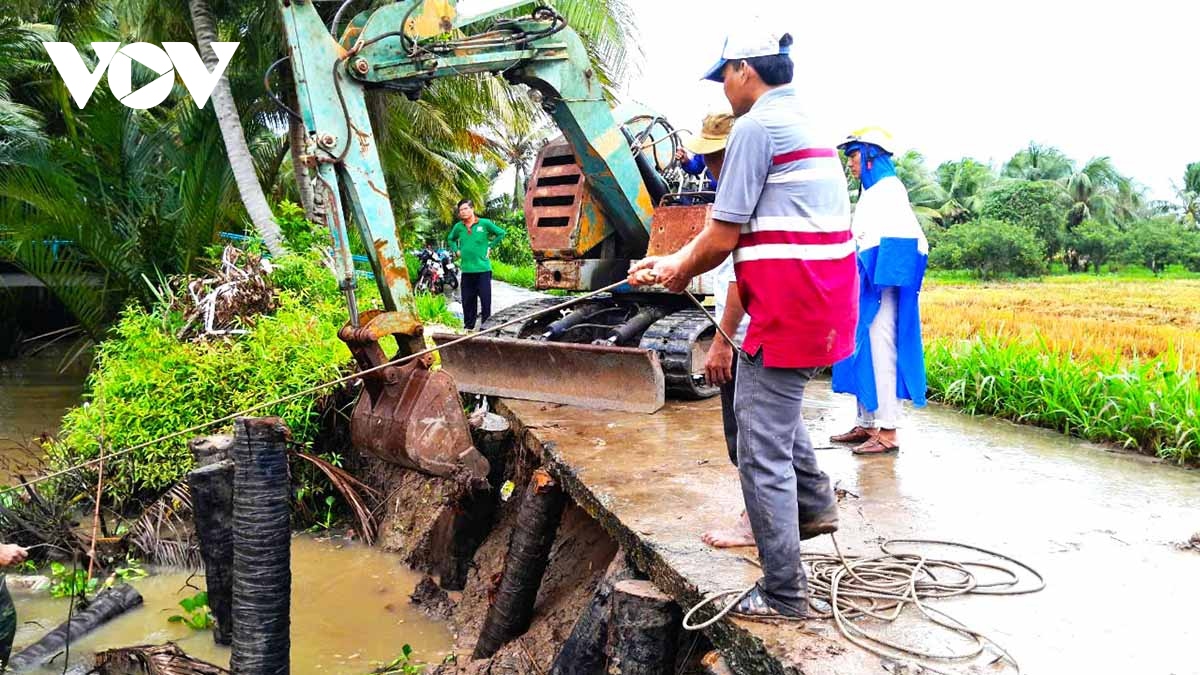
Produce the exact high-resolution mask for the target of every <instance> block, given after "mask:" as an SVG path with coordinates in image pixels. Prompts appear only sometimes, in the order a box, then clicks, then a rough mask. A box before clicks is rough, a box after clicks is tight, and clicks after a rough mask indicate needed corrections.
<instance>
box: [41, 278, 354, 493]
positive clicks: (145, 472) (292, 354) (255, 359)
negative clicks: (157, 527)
mask: <svg viewBox="0 0 1200 675" xmlns="http://www.w3.org/2000/svg"><path fill="white" fill-rule="evenodd" d="M276 274H278V275H279V276H278V277H277V279H278V282H279V287H280V290H279V301H280V305H279V310H278V311H277V312H276V313H275V315H274V316H262V317H259V318H258V319H257V321H256V322H255V324H254V326H253V327H252V328H251V329H250V333H249V334H247V335H242V336H237V337H234V338H230V339H226V340H213V341H209V342H180V341H179V340H177V339H176V338H175V334H176V332H177V331H178V330H179V328H180V327H181V325H182V317H181V315H180V313H179V312H178V311H174V312H172V311H168V310H167V309H166V308H165V307H163V306H159V307H158V308H157V309H155V310H153V311H147V310H144V309H141V308H139V307H129V308H127V309H126V310H125V311H124V312H123V313H122V315H121V317H120V320H119V321H118V322H117V324H116V326H115V327H114V329H113V331H112V333H111V336H110V338H109V339H107V340H105V341H104V342H102V343H100V344H99V345H98V347H97V349H96V359H95V364H94V367H93V369H92V372H91V374H90V375H89V377H88V382H87V394H86V395H85V398H86V401H87V402H86V403H85V404H84V405H81V406H78V407H76V408H73V409H72V410H70V411H69V412H67V414H66V416H65V417H64V418H63V424H62V431H61V433H60V435H59V440H57V441H54V442H52V443H50V444H49V446H48V448H47V451H48V453H49V455H50V458H51V462H52V463H53V464H54V465H56V466H69V465H74V464H77V463H79V462H80V461H86V460H90V459H94V458H96V457H97V456H98V454H99V448H100V445H99V439H101V438H103V439H105V445H106V451H107V452H113V451H118V450H121V449H123V448H128V447H131V446H135V445H139V444H142V443H145V442H148V441H151V440H153V439H156V438H159V437H162V436H165V435H167V434H171V433H174V432H177V431H180V430H182V429H185V428H188V427H191V426H195V425H199V424H202V423H205V422H208V421H210V420H213V419H216V418H220V417H224V416H226V415H228V414H230V413H233V412H235V411H238V410H243V409H246V408H249V407H251V406H254V405H256V404H259V403H262V402H264V401H268V400H272V399H275V398H278V397H282V396H287V395H289V394H293V393H296V392H299V391H302V390H304V389H307V388H309V387H312V386H313V385H316V384H319V383H322V382H327V381H329V380H333V379H336V378H337V377H339V376H340V375H341V374H342V372H343V367H345V366H347V365H348V364H349V359H350V352H349V350H348V349H347V348H346V346H345V344H343V343H342V342H341V340H339V339H338V338H337V331H338V329H339V328H341V326H342V325H343V324H344V323H345V308H344V306H343V303H342V301H341V296H340V294H338V293H337V289H336V285H334V286H332V287H331V286H330V282H331V281H332V276H331V275H329V273H328V271H327V270H325V268H324V267H322V266H321V265H320V263H318V262H317V261H316V260H315V257H303V256H289V257H288V259H286V260H282V261H280V262H279V267H278V269H277V270H276ZM319 397H320V395H319V394H315V395H310V396H304V397H301V398H297V399H295V400H292V401H290V402H288V403H284V404H281V405H278V406H274V407H272V408H270V409H265V410H262V411H258V412H256V413H254V414H255V415H258V416H267V415H278V416H279V417H281V418H283V420H284V422H286V423H287V425H288V427H289V428H290V429H291V431H292V434H293V437H294V438H295V439H296V440H297V441H299V442H301V443H305V442H308V441H310V440H312V437H313V435H314V434H315V432H316V419H315V418H316V415H315V412H316V404H317V400H318V399H319ZM220 431H229V428H228V427H227V428H226V429H224V430H222V429H219V428H212V429H208V430H206V431H205V432H198V433H196V434H193V435H201V434H202V433H218V432H220ZM188 440H189V437H180V438H175V439H173V440H169V441H165V442H161V443H156V444H154V445H151V446H149V447H146V448H143V449H141V450H137V451H135V452H132V453H129V454H126V455H123V456H120V457H114V458H113V459H111V460H109V461H108V462H106V464H105V476H106V479H105V480H106V482H107V484H108V485H109V487H110V488H111V490H110V494H113V495H121V496H122V498H127V497H136V496H139V495H143V494H153V493H155V492H156V491H159V490H161V489H162V488H165V487H167V486H169V485H171V484H173V483H175V482H177V481H178V480H180V479H181V478H182V477H183V476H184V474H185V473H186V472H187V471H188V470H189V469H190V468H191V456H190V453H189V452H188V449H187V441H188Z"/></svg>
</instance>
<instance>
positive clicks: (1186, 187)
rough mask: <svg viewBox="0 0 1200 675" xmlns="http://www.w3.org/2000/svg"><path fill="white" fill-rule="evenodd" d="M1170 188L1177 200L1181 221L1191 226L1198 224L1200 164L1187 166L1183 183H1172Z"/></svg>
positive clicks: (1199, 210)
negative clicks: (1173, 190) (1172, 189)
mask: <svg viewBox="0 0 1200 675" xmlns="http://www.w3.org/2000/svg"><path fill="white" fill-rule="evenodd" d="M1171 187H1173V188H1174V189H1175V195H1176V198H1178V199H1179V204H1178V207H1177V208H1178V210H1179V214H1180V217H1182V218H1183V221H1184V222H1186V223H1190V224H1192V225H1196V224H1197V223H1200V162H1192V163H1191V164H1188V165H1187V170H1186V171H1184V174H1183V183H1181V184H1174V183H1172V185H1171Z"/></svg>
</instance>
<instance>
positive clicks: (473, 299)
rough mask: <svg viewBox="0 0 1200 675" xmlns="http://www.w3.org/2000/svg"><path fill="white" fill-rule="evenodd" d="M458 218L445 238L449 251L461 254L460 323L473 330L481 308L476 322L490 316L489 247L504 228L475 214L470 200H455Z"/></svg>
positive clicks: (481, 322)
mask: <svg viewBox="0 0 1200 675" xmlns="http://www.w3.org/2000/svg"><path fill="white" fill-rule="evenodd" d="M458 217H459V218H460V220H459V221H458V222H457V223H455V224H454V227H452V228H450V236H449V237H447V238H446V241H447V243H449V244H450V250H451V251H454V252H455V253H458V254H459V255H460V256H461V260H460V261H459V267H460V268H461V269H462V301H463V325H464V326H466V328H467V330H475V317H476V313H477V312H479V311H480V310H481V309H482V316H481V317H480V319H479V324H480V325H481V326H482V325H483V322H485V321H487V320H488V318H490V317H491V316H492V261H491V260H488V250H489V249H490V248H492V247H493V246H495V245H496V244H497V243H499V242H500V240H501V239H503V238H504V234H505V232H504V228H502V227H500V226H499V225H497V224H495V223H493V222H492V221H490V220H488V219H487V218H477V217H475V205H474V204H472V203H471V200H470V199H464V200H462V201H461V202H459V203H458Z"/></svg>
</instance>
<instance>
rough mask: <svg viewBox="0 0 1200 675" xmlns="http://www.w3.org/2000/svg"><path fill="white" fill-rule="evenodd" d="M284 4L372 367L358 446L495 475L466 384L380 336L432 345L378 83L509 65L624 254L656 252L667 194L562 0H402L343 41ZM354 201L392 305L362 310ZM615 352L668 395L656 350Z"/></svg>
mask: <svg viewBox="0 0 1200 675" xmlns="http://www.w3.org/2000/svg"><path fill="white" fill-rule="evenodd" d="M278 2H279V6H280V9H281V11H282V15H283V26H284V30H285V32H286V36H287V45H288V55H289V57H290V58H291V62H292V64H291V65H292V68H291V70H292V74H293V77H294V78H295V85H296V94H297V103H298V107H299V110H298V112H296V113H295V114H297V115H298V116H299V117H300V119H301V120H302V121H303V124H304V128H305V132H306V142H305V148H304V152H303V153H302V157H303V162H304V165H305V166H306V167H307V168H308V169H309V174H310V176H311V180H312V182H313V188H314V189H313V193H314V202H315V204H314V206H315V207H316V211H317V217H318V218H319V219H320V220H322V221H323V223H324V224H325V225H326V226H327V227H328V228H329V231H330V233H331V234H332V237H333V243H334V248H335V268H336V273H337V275H338V278H339V282H340V284H341V288H342V290H343V291H344V292H345V294H346V297H347V301H348V305H349V310H350V321H349V323H348V325H346V326H345V327H343V328H342V330H341V331H340V332H339V337H340V338H341V339H342V340H344V341H345V342H346V344H347V345H348V346H349V348H350V351H351V353H352V354H353V355H354V358H355V360H356V361H357V362H358V364H359V366H360V368H361V369H362V371H363V393H362V395H360V396H359V400H358V402H357V403H356V404H355V409H354V412H353V414H352V416H351V424H350V430H351V440H352V443H353V444H354V446H355V447H356V448H358V449H359V450H361V451H365V452H369V453H371V454H374V455H376V456H378V457H381V458H383V459H385V460H389V461H392V462H394V463H397V464H400V465H402V466H408V467H410V468H415V469H419V470H422V471H426V472H429V473H433V474H435V475H442V476H449V475H453V474H454V473H455V472H456V471H458V470H461V469H463V468H465V469H466V470H467V471H468V473H469V474H471V475H473V476H474V477H476V478H479V477H481V476H486V474H487V460H486V459H484V458H483V456H482V455H480V454H479V453H478V451H476V450H475V449H474V448H473V447H472V445H471V438H470V434H469V431H468V429H467V424H466V419H465V417H464V415H463V411H462V406H461V403H460V401H459V398H458V388H457V386H456V384H455V382H454V380H453V379H452V378H451V377H450V375H449V374H448V373H447V372H446V370H445V369H441V370H432V369H431V368H430V365H431V364H430V361H429V360H427V359H425V360H419V361H417V360H410V361H408V362H405V363H400V364H399V365H397V363H398V362H395V361H391V360H389V358H388V356H387V355H386V354H385V353H384V351H383V349H382V347H381V346H380V344H379V341H380V340H381V339H383V338H384V337H386V336H388V335H391V336H394V337H395V338H396V342H397V345H398V346H399V355H407V354H412V353H414V352H415V351H416V349H415V348H416V347H417V346H418V345H420V344H421V340H420V338H421V336H422V326H421V324H420V321H419V320H418V319H417V316H416V312H415V308H414V307H413V303H412V302H411V294H412V288H411V285H410V282H409V279H408V272H407V267H406V265H405V262H404V252H403V251H402V250H401V248H400V245H399V236H398V233H397V231H396V221H395V217H394V215H393V211H392V204H391V200H390V199H389V197H388V188H387V184H386V183H385V181H384V174H383V167H382V165H381V164H380V159H379V149H378V146H377V144H376V139H375V135H374V134H373V133H372V129H371V122H370V119H369V116H368V114H367V103H366V92H367V91H368V90H371V89H390V90H398V91H401V92H403V93H405V94H407V95H408V96H409V97H410V98H413V99H416V98H418V97H419V96H420V94H421V92H422V91H423V90H424V89H425V87H426V86H428V85H429V83H430V82H432V81H433V80H435V79H437V78H440V77H450V76H457V75H464V74H472V73H502V74H503V75H504V76H505V77H506V78H507V79H509V80H510V81H512V82H520V83H524V84H527V85H529V86H530V87H532V88H533V89H535V90H537V91H538V92H540V93H541V95H542V100H543V107H544V108H545V109H546V110H547V112H548V113H549V114H550V115H551V117H552V118H553V119H554V121H555V122H557V123H558V125H559V126H560V127H561V128H562V130H563V132H564V134H565V135H566V137H567V140H568V142H569V143H570V144H571V145H572V146H573V148H574V150H575V154H576V155H577V156H578V159H579V163H580V165H581V167H582V170H583V172H584V174H585V175H586V176H587V179H588V181H589V186H590V188H591V191H592V194H593V196H594V197H595V199H596V202H597V203H598V204H599V207H600V209H601V210H603V211H604V212H605V213H606V215H607V218H605V219H603V220H601V219H597V220H596V222H602V223H605V224H604V228H605V232H603V233H601V234H602V235H603V236H601V237H600V239H609V235H616V236H615V237H612V238H613V239H615V238H617V237H619V238H620V239H621V242H622V243H623V245H624V249H623V250H624V251H627V252H628V251H633V252H637V251H641V252H644V251H645V250H646V246H647V244H648V240H649V231H650V223H651V219H652V217H653V213H654V205H653V204H652V200H651V197H650V194H649V192H648V190H647V188H646V186H645V184H644V183H643V180H642V177H641V175H640V173H639V169H638V165H637V162H636V161H635V160H634V157H633V153H632V152H631V151H630V143H629V139H628V138H627V137H626V135H625V134H626V132H625V131H624V130H623V129H622V127H621V126H619V125H618V124H617V123H616V121H615V120H614V119H613V115H612V113H611V112H610V109H609V106H608V103H607V102H606V101H605V99H604V96H603V89H602V87H601V83H600V81H599V78H598V77H597V76H596V73H595V72H594V71H593V70H592V69H591V66H590V62H589V59H588V56H587V52H586V50H585V49H584V45H583V43H582V41H581V40H580V39H579V36H578V35H576V34H575V33H574V32H573V31H572V30H570V29H569V28H567V26H566V22H565V21H564V20H563V19H562V17H560V16H559V15H558V14H557V13H555V12H554V11H553V10H551V9H549V8H545V7H538V8H536V9H534V10H533V11H532V13H531V14H529V15H528V16H527V17H525V18H520V19H512V18H505V16H504V14H503V13H493V14H491V15H488V16H487V17H482V18H479V19H473V20H460V19H458V17H457V15H456V12H455V3H454V0H401V1H399V2H395V3H392V4H389V5H386V6H384V7H381V8H379V9H376V10H374V11H368V12H363V13H360V14H359V15H357V16H356V17H354V19H353V20H352V21H351V22H350V24H349V26H348V27H347V28H346V29H345V30H344V32H343V33H342V35H341V36H340V38H335V36H334V34H333V32H331V30H330V29H329V28H327V27H326V25H325V24H324V23H323V21H322V18H321V16H320V15H319V14H318V13H317V10H316V7H315V6H314V4H313V3H314V0H278ZM348 4H349V1H348V0H347V2H346V3H344V4H343V5H342V7H341V9H344V8H345V7H346V6H347V5H348ZM341 9H339V11H338V15H340V14H341ZM517 11H518V10H517V9H516V8H510V10H509V12H510V13H516V12H517ZM337 21H338V16H335V17H334V21H333V23H334V24H336V23H337ZM485 22H490V24H489V25H488V26H487V27H486V28H484V27H483V25H484V23H485ZM342 195H345V196H346V198H347V199H348V201H349V208H348V209H346V208H344V207H343V204H342ZM347 212H349V213H350V214H352V215H353V220H354V221H355V223H356V225H357V227H358V229H359V232H360V234H361V235H362V239H363V241H364V243H366V245H367V246H366V248H367V257H368V258H369V259H370V262H371V266H372V268H373V269H374V272H375V279H376V282H377V283H378V284H379V288H380V292H381V295H382V296H383V303H384V306H385V307H386V310H387V311H385V312H365V313H363V314H361V315H360V314H359V313H358V309H357V303H356V300H355V275H354V268H353V259H352V257H351V254H350V245H349V238H348V231H347V222H346V221H347V218H346V213H347ZM607 223H612V225H608V224H607ZM610 229H611V230H612V231H609V230H610ZM622 272H623V270H622ZM478 344H481V343H480V342H476V343H475V345H476V346H477V345H478ZM594 349H601V348H594ZM568 356H569V355H568ZM606 358H607V360H605V361H603V363H602V364H601V365H603V366H605V368H607V369H608V370H611V366H612V364H613V363H616V360H617V359H621V358H624V359H626V360H636V361H637V362H638V365H640V366H641V369H642V370H644V371H647V372H650V373H651V374H652V375H654V374H656V376H657V381H656V383H655V384H654V386H653V387H652V389H653V390H654V396H656V397H657V398H656V399H655V401H654V404H655V405H656V406H657V405H661V403H662V377H663V376H662V373H661V370H659V369H657V365H656V364H655V363H654V362H653V359H652V358H651V357H650V356H649V355H648V352H645V351H643V350H633V349H620V348H610V349H609V350H608V352H607V353H606ZM563 362H564V363H566V362H567V361H563ZM606 372H607V371H606Z"/></svg>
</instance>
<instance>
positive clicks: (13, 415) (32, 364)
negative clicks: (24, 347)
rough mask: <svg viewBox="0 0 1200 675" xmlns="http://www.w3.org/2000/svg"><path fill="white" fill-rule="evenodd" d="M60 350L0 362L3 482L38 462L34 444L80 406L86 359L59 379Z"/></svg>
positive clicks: (0, 430)
mask: <svg viewBox="0 0 1200 675" xmlns="http://www.w3.org/2000/svg"><path fill="white" fill-rule="evenodd" d="M64 349H65V348H64ZM64 349H59V348H57V347H51V348H50V349H47V350H44V351H42V352H39V353H38V354H37V355H35V356H32V357H26V358H21V359H12V360H3V361H0V481H2V482H6V483H7V482H8V480H9V478H11V477H12V475H13V473H14V472H16V471H18V470H19V469H20V468H22V467H24V466H28V465H29V463H30V462H31V461H32V460H33V459H34V458H35V457H36V456H37V450H36V447H37V446H36V444H35V443H34V441H33V439H35V438H37V437H39V436H41V435H42V434H54V433H55V432H57V431H58V424H59V421H60V420H61V419H62V415H63V413H64V412H66V410H67V408H69V407H71V406H73V405H75V404H77V403H79V399H80V396H81V395H82V394H83V380H84V378H86V377H87V366H86V365H85V362H86V359H82V360H79V361H76V362H75V363H74V364H72V365H71V367H70V368H68V369H67V370H66V372H62V373H60V372H59V366H60V365H61V364H62V359H63V354H64Z"/></svg>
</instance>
